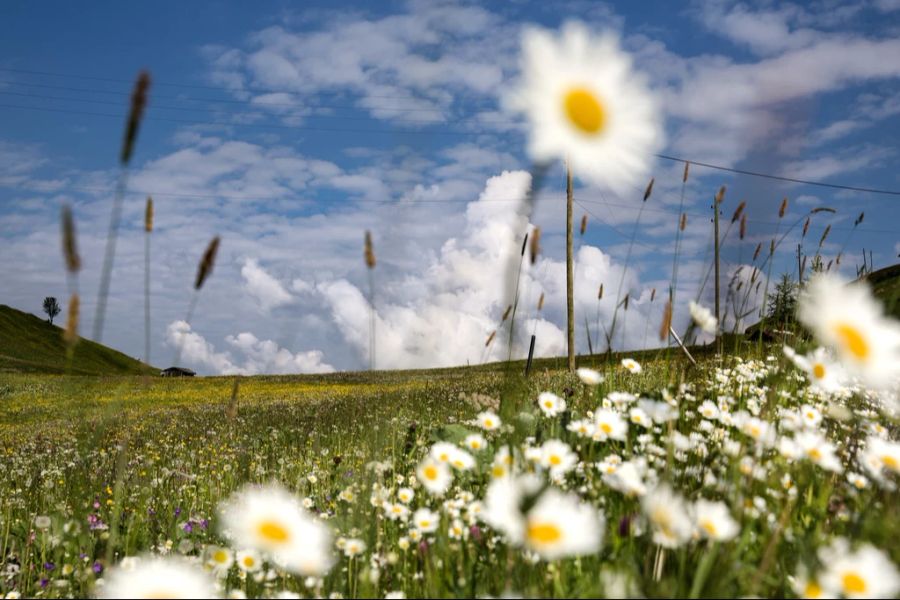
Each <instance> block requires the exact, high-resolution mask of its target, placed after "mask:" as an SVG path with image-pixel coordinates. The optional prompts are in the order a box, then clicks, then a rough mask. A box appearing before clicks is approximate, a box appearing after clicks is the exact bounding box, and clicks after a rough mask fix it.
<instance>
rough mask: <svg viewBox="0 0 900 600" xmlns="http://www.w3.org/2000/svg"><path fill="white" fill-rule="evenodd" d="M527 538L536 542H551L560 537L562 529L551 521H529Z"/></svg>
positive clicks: (556, 540)
mask: <svg viewBox="0 0 900 600" xmlns="http://www.w3.org/2000/svg"><path fill="white" fill-rule="evenodd" d="M526 535H527V536H528V540H529V541H531V542H536V543H538V544H552V543H554V542H558V541H559V540H560V539H562V531H561V530H560V528H559V527H557V526H556V525H554V524H553V523H530V524H529V525H528V532H527V534H526Z"/></svg>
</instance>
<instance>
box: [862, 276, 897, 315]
mask: <svg viewBox="0 0 900 600" xmlns="http://www.w3.org/2000/svg"><path fill="white" fill-rule="evenodd" d="M866 281H868V282H869V285H871V286H872V291H873V292H874V293H875V297H876V298H878V299H880V300H881V301H882V302H883V303H884V306H885V309H886V310H887V313H888V314H889V315H893V316H894V317H896V318H898V319H900V264H897V265H893V266H891V267H885V268H883V269H878V270H877V271H873V272H872V273H870V274H869V276H868V277H866Z"/></svg>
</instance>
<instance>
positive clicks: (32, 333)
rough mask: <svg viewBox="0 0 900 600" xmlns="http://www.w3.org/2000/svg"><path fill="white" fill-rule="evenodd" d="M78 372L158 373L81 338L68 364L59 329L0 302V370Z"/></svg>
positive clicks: (94, 373) (95, 373)
mask: <svg viewBox="0 0 900 600" xmlns="http://www.w3.org/2000/svg"><path fill="white" fill-rule="evenodd" d="M3 372H7V373H9V372H24V373H57V374H60V373H71V374H78V375H114V374H120V375H125V374H133V375H141V374H158V373H159V370H158V369H155V368H154V367H152V366H150V365H146V364H144V363H142V362H140V361H138V360H136V359H134V358H131V357H129V356H127V355H125V354H122V353H121V352H119V351H117V350H113V349H112V348H108V347H106V346H103V345H101V344H97V343H95V342H92V341H90V340H86V339H83V338H82V339H81V341H80V342H79V343H78V344H77V345H76V346H75V352H74V354H73V358H72V363H71V365H69V364H68V360H67V355H66V345H65V344H64V343H63V339H62V329H60V328H59V327H57V326H56V325H51V324H50V323H48V322H47V321H46V320H44V319H41V318H40V317H37V316H35V315H32V314H30V313H26V312H22V311H20V310H16V309H14V308H11V307H9V306H6V305H0V373H3Z"/></svg>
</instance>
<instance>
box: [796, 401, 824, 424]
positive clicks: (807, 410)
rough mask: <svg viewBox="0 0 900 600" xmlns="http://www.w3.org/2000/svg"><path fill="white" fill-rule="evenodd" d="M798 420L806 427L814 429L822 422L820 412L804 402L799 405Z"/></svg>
mask: <svg viewBox="0 0 900 600" xmlns="http://www.w3.org/2000/svg"><path fill="white" fill-rule="evenodd" d="M800 421H801V422H802V423H803V425H805V426H806V427H808V428H810V429H815V428H817V427H818V426H819V423H821V422H822V413H820V412H819V410H818V409H817V408H816V407H814V406H810V405H809V404H804V405H803V406H801V407H800Z"/></svg>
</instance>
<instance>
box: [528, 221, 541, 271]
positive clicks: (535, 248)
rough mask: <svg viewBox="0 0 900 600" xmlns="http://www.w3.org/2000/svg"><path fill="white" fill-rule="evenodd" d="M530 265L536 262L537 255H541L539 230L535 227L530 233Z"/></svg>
mask: <svg viewBox="0 0 900 600" xmlns="http://www.w3.org/2000/svg"><path fill="white" fill-rule="evenodd" d="M530 251H531V264H534V263H536V262H537V257H538V254H540V253H541V228H540V227H535V228H534V230H533V231H532V232H531V246H530Z"/></svg>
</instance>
